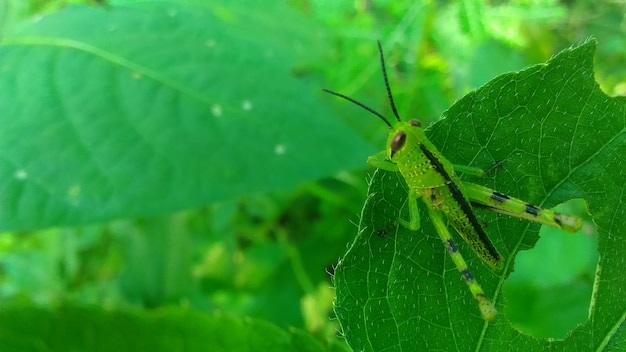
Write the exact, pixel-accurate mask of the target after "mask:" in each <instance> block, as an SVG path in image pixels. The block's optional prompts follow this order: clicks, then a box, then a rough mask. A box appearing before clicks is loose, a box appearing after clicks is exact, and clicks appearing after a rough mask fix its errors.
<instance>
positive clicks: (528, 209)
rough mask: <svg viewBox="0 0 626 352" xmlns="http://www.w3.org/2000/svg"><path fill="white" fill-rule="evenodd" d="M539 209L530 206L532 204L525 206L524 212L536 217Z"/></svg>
mask: <svg viewBox="0 0 626 352" xmlns="http://www.w3.org/2000/svg"><path fill="white" fill-rule="evenodd" d="M539 210H540V209H539V207H537V206H535V205H532V204H526V212H527V213H528V214H530V215H533V216H537V215H539Z"/></svg>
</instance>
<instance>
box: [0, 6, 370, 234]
mask: <svg viewBox="0 0 626 352" xmlns="http://www.w3.org/2000/svg"><path fill="white" fill-rule="evenodd" d="M196 3H198V4H200V3H206V4H204V5H188V4H187V5H185V4H181V3H176V2H148V3H143V4H141V3H140V4H136V5H120V6H111V7H106V8H100V7H94V8H90V7H86V6H68V7H67V8H65V9H63V10H61V11H58V12H55V13H53V14H50V15H47V16H43V17H41V18H37V19H36V20H32V21H31V22H30V23H27V24H25V25H23V26H22V27H21V28H20V29H19V30H13V31H12V32H10V33H7V34H6V35H5V36H4V37H3V38H2V42H1V43H0V73H1V75H0V111H2V115H1V116H0V231H1V230H20V229H35V228H42V227H47V226H59V225H76V224H84V223H89V222H95V221H103V220H107V219H112V218H116V217H130V216H136V215H147V214H155V213H163V212H167V211H172V210H177V209H184V208H190V207H194V206H199V205H202V204H206V203H208V202H211V201H216V200H223V199H229V198H234V197H237V196H240V195H243V194H249V193H251V192H262V191H267V190H273V189H281V188H282V189H287V188H289V187H293V186H295V185H297V184H300V183H302V182H304V181H307V180H312V179H316V178H319V177H324V176H329V175H333V174H335V173H336V172H338V171H339V170H343V169H346V168H351V167H357V166H360V165H362V164H361V160H362V159H363V158H364V157H366V156H367V153H369V152H371V150H370V148H369V147H368V146H367V144H366V143H365V142H363V141H362V140H361V139H360V138H359V137H358V136H357V135H356V134H355V133H354V132H353V131H352V130H351V129H349V128H347V126H345V125H343V124H342V123H341V122H340V120H339V119H337V118H336V117H333V116H332V114H330V113H329V112H328V111H327V110H326V109H325V108H324V107H323V105H321V104H319V103H318V101H317V98H316V97H318V96H321V93H320V91H319V87H314V86H311V85H306V84H304V83H303V82H302V81H298V80H297V79H295V78H294V77H293V74H292V73H290V72H291V71H293V72H295V70H296V69H297V68H298V67H300V68H302V65H304V64H305V62H306V61H307V60H310V59H308V58H307V57H308V56H312V57H319V55H320V48H321V47H323V45H322V44H321V41H320V39H319V36H316V35H315V34H317V33H318V32H319V29H317V28H316V26H315V25H314V24H313V23H312V22H310V21H308V20H307V19H306V18H301V17H300V15H299V14H297V13H294V12H292V11H290V10H289V8H286V7H285V5H284V4H282V5H281V4H278V3H273V4H266V3H256V2H250V3H236V4H234V3H231V2H228V1H225V2H219V1H218V2H215V1H212V2H200V1H196ZM281 18H289V21H287V23H286V22H285V21H282V20H280V19H281ZM348 146H349V148H347V147H348ZM347 149H349V150H351V153H337V152H336V151H337V150H347Z"/></svg>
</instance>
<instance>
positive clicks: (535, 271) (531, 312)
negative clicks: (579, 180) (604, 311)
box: [503, 199, 599, 339]
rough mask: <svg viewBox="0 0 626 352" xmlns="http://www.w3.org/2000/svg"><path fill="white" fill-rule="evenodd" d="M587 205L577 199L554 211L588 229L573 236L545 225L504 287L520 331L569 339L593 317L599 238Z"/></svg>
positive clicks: (518, 259)
mask: <svg viewBox="0 0 626 352" xmlns="http://www.w3.org/2000/svg"><path fill="white" fill-rule="evenodd" d="M586 209H587V206H586V202H585V201H584V200H582V199H574V200H570V201H567V202H565V203H562V204H559V205H558V206H557V207H555V208H554V210H556V211H559V212H562V213H566V214H572V215H577V216H579V217H581V218H582V219H583V228H582V229H581V230H580V231H578V232H577V233H576V234H571V233H568V232H564V231H561V230H557V229H554V228H552V227H549V226H545V225H544V226H542V227H541V229H540V231H539V236H540V237H539V240H538V241H537V243H536V244H535V246H534V248H532V249H530V250H527V251H521V252H519V253H518V254H517V257H516V258H515V265H514V268H515V269H514V271H513V272H512V273H511V275H510V276H509V278H508V279H507V280H506V281H505V282H504V287H503V293H504V296H505V301H506V306H505V315H506V316H507V319H508V320H509V321H510V322H511V324H512V325H513V327H515V328H516V329H517V330H519V331H520V332H523V333H525V334H528V335H531V336H533V337H535V338H539V339H547V338H553V339H563V338H565V337H566V336H567V334H568V333H569V332H570V331H571V330H572V329H574V328H575V327H576V326H577V325H579V324H582V323H584V322H585V321H586V320H587V319H588V318H589V305H590V303H591V294H592V290H593V285H594V280H595V272H596V267H597V264H598V257H599V256H598V250H597V247H598V239H597V232H596V229H595V227H594V226H593V224H592V219H591V217H590V216H589V215H588V213H587V210H586Z"/></svg>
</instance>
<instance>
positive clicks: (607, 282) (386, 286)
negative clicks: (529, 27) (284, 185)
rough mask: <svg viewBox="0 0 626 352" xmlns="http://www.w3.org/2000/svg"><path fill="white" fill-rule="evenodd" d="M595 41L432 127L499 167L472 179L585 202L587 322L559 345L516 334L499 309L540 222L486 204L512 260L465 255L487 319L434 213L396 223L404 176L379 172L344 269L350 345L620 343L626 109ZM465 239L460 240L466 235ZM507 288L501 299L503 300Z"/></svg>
mask: <svg viewBox="0 0 626 352" xmlns="http://www.w3.org/2000/svg"><path fill="white" fill-rule="evenodd" d="M595 47H596V45H595V41H588V42H586V43H584V44H583V45H581V46H579V47H577V48H573V49H569V50H565V51H563V52H562V53H560V54H559V55H557V56H555V57H554V58H553V59H551V60H550V61H549V62H548V63H547V64H541V65H536V66H533V67H530V68H528V69H525V70H523V71H521V72H518V73H510V74H505V75H502V76H500V77H498V78H496V79H494V80H493V81H491V82H489V83H488V84H486V85H485V86H484V87H482V88H480V89H478V90H477V91H475V92H472V93H470V94H468V95H467V96H465V97H464V98H462V99H461V100H460V101H458V102H457V103H456V104H454V106H452V107H451V108H450V109H449V110H448V111H447V112H446V113H445V114H444V118H443V119H442V120H441V121H440V122H438V123H436V124H434V125H433V126H432V128H430V129H429V130H428V131H427V133H428V136H429V138H430V139H431V140H432V141H433V142H434V143H435V145H437V146H438V147H439V149H440V150H441V151H442V152H443V154H444V155H446V156H447V157H448V158H449V159H450V160H451V161H452V162H453V163H456V164H463V165H473V166H478V167H482V168H487V167H489V166H490V165H492V164H493V162H494V161H496V160H504V167H503V168H502V169H498V170H496V172H495V175H494V176H490V177H487V178H484V179H476V178H472V177H471V176H468V177H464V179H465V180H468V181H472V182H477V183H481V184H484V185H486V186H488V187H491V188H494V189H497V190H499V191H501V192H504V193H507V194H510V195H512V196H516V197H519V198H522V199H524V200H526V201H529V202H532V203H535V204H539V205H542V206H544V207H548V208H549V207H553V206H555V205H556V204H558V203H560V202H563V201H565V200H567V199H572V198H583V199H585V200H586V202H587V204H588V208H589V211H590V213H591V214H592V216H593V218H594V220H595V223H596V225H597V228H598V236H599V240H598V241H599V244H598V248H599V252H600V262H599V265H598V269H597V277H596V284H595V289H594V293H593V299H592V306H591V309H590V317H589V320H588V321H586V322H585V323H584V324H583V325H581V326H579V327H577V328H576V329H575V330H574V331H573V332H572V333H571V334H570V335H569V336H568V337H567V338H566V339H565V340H563V341H547V340H537V339H534V338H532V337H530V336H527V335H524V334H522V333H520V332H518V331H517V330H515V329H514V328H513V327H512V326H511V325H510V323H509V322H508V321H507V317H506V315H505V314H502V312H504V305H505V304H506V302H505V299H506V297H503V295H502V294H501V293H502V292H501V289H502V285H503V282H504V280H505V279H506V278H507V277H508V275H509V274H510V273H511V272H512V271H513V259H514V256H515V253H517V252H518V251H520V250H523V249H528V248H531V247H532V246H533V245H534V243H535V242H536V240H537V238H538V237H537V232H538V229H539V226H538V225H537V224H530V223H528V222H524V221H519V220H517V219H511V218H508V217H505V216H497V215H494V214H491V213H484V212H481V213H480V214H479V215H480V217H481V218H483V219H485V222H486V223H488V227H487V232H488V233H489V234H490V237H491V239H492V240H493V241H494V244H495V246H496V247H497V248H498V249H499V251H500V252H501V254H502V255H503V256H504V258H505V268H504V270H502V271H501V272H494V271H491V270H489V269H488V268H487V267H486V266H485V265H484V264H483V263H482V262H481V261H480V260H479V259H478V258H477V257H476V256H475V255H474V253H473V252H472V251H471V250H470V249H469V247H468V246H467V245H466V244H465V243H459V248H460V251H461V253H463V254H464V256H465V258H466V260H467V261H468V264H469V266H470V268H471V269H472V271H473V273H474V274H475V276H476V278H477V279H478V281H479V282H480V283H481V284H482V286H483V288H484V289H485V291H486V292H487V294H488V295H489V296H490V297H492V298H493V299H494V301H495V303H496V306H497V308H498V310H499V311H500V312H501V314H500V315H499V316H498V318H497V320H495V321H494V322H492V323H485V322H484V321H483V320H482V319H481V318H480V315H479V312H478V309H477V307H476V304H475V302H474V301H473V299H472V296H471V294H470V293H469V291H468V290H467V288H466V287H465V283H464V282H463V281H462V280H461V279H460V275H459V273H458V271H457V270H456V268H455V266H454V265H453V263H452V261H451V260H450V259H449V258H448V257H447V253H446V251H445V250H444V248H443V246H442V244H441V242H440V240H439V238H438V237H437V235H436V232H435V230H434V228H433V227H432V225H431V224H430V222H429V221H428V217H427V214H426V212H425V211H424V210H423V209H421V210H420V211H421V216H422V227H421V229H420V230H419V231H416V232H412V231H409V230H407V229H405V228H404V227H401V226H400V227H398V226H397V225H395V224H396V219H397V218H398V215H399V214H404V215H401V216H403V217H405V218H406V217H407V215H406V204H405V203H406V185H405V183H404V180H402V179H401V178H400V177H399V175H397V174H395V173H389V172H383V171H381V170H378V171H377V172H376V174H375V175H374V177H373V180H372V182H371V185H370V190H369V197H368V200H367V202H366V204H365V207H364V210H363V213H362V218H361V223H360V226H359V234H358V236H357V238H356V239H355V241H354V243H353V244H352V246H351V247H350V248H349V250H348V252H347V253H346V255H345V256H344V258H343V259H342V260H341V262H340V264H339V265H338V267H337V269H336V272H335V277H334V278H335V285H336V290H337V291H336V294H337V302H336V313H337V316H338V318H339V321H340V323H341V325H342V328H343V332H344V334H345V336H346V339H347V341H348V343H349V344H350V345H351V346H352V347H353V348H354V349H355V350H370V351H391V350H397V351H399V350H404V351H426V350H430V351H432V350H441V351H452V350H458V351H475V350H482V351H505V350H520V351H541V350H568V351H579V350H624V348H626V346H625V345H624V342H623V341H624V334H623V332H622V331H623V329H622V324H623V321H624V316H625V314H626V300H624V299H623V294H622V289H623V287H626V277H625V276H624V275H623V262H624V252H625V248H624V247H625V246H626V239H625V238H624V234H625V231H624V228H626V216H624V215H625V214H626V189H625V188H626V182H625V175H624V170H625V169H626V165H624V160H625V159H624V155H626V138H625V136H626V134H625V133H624V132H625V126H626V117H625V116H626V114H625V112H626V110H625V102H626V101H625V100H624V99H623V98H610V97H608V96H606V95H605V94H604V93H603V92H602V91H601V90H600V89H599V87H598V86H597V84H596V83H595V81H594V79H593V55H594V52H595ZM458 242H462V241H460V240H457V243H458ZM503 298H504V299H503Z"/></svg>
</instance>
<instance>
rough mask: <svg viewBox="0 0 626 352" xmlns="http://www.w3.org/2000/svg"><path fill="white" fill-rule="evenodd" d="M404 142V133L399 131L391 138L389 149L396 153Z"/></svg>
mask: <svg viewBox="0 0 626 352" xmlns="http://www.w3.org/2000/svg"><path fill="white" fill-rule="evenodd" d="M405 141H406V132H404V131H400V132H398V133H396V135H395V136H393V139H392V140H391V143H389V148H391V151H392V152H394V153H395V152H397V151H398V150H400V148H402V147H403V146H404V142H405Z"/></svg>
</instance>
